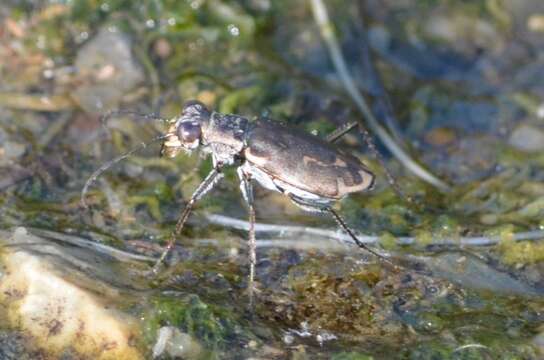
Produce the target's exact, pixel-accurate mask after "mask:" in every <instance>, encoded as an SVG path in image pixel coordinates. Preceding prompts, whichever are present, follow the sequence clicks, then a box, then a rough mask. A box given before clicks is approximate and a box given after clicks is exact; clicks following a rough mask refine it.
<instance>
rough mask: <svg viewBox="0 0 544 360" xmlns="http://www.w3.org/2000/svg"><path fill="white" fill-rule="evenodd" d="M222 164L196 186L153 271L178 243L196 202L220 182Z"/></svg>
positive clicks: (156, 270)
mask: <svg viewBox="0 0 544 360" xmlns="http://www.w3.org/2000/svg"><path fill="white" fill-rule="evenodd" d="M221 175H222V174H221V164H218V165H216V166H215V167H214V168H213V169H212V171H211V172H210V173H209V174H208V176H206V178H205V179H204V181H202V182H201V183H200V185H199V186H198V187H197V188H196V190H195V191H194V192H193V195H192V196H191V199H190V200H189V202H188V203H187V205H186V206H185V208H184V209H183V211H182V212H181V214H180V216H179V219H178V222H177V223H176V228H175V230H174V232H173V233H172V235H171V236H170V240H169V241H168V244H167V245H166V248H165V249H164V251H163V252H162V254H161V256H160V258H159V260H157V262H156V263H155V266H153V270H152V271H153V273H154V274H157V273H158V271H159V268H160V266H161V264H162V263H163V262H164V260H165V259H166V256H168V253H170V251H171V250H172V248H173V247H174V244H175V243H176V237H177V236H179V234H181V231H182V230H183V227H184V226H185V223H186V222H187V219H188V218H189V214H191V210H193V206H194V204H195V203H196V202H197V201H198V200H199V199H200V198H201V197H202V196H204V195H205V194H206V193H207V192H208V191H210V190H211V189H212V188H213V186H214V185H215V184H216V183H217V182H218V180H219V179H221Z"/></svg>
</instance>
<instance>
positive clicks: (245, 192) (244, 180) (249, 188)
mask: <svg viewBox="0 0 544 360" xmlns="http://www.w3.org/2000/svg"><path fill="white" fill-rule="evenodd" d="M237 172H238V176H239V177H240V190H241V191H242V196H243V197H244V200H245V201H246V204H247V206H248V212H249V239H248V240H249V244H248V245H249V281H248V292H249V306H250V307H251V306H252V305H253V292H254V283H255V265H256V263H257V241H256V240H255V206H254V197H253V184H252V183H251V175H249V174H247V173H245V172H244V170H243V169H242V168H241V167H239V168H238V170H237Z"/></svg>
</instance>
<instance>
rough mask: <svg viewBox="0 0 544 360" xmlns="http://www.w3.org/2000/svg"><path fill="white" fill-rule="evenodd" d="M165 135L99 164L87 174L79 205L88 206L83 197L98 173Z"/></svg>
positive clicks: (85, 207) (162, 136)
mask: <svg viewBox="0 0 544 360" xmlns="http://www.w3.org/2000/svg"><path fill="white" fill-rule="evenodd" d="M167 136H168V134H166V135H160V136H157V137H155V138H153V139H151V140H150V141H148V142H142V143H141V144H140V145H138V146H136V147H134V148H132V149H131V150H129V151H128V152H126V153H124V154H122V155H119V156H117V157H116V158H114V159H112V160H110V161H108V162H106V163H105V164H103V165H102V166H100V167H99V168H98V169H96V170H95V171H94V172H93V173H92V174H91V176H89V178H88V179H87V181H86V182H85V185H84V186H83V189H82V190H81V198H80V205H81V207H83V208H84V209H87V208H88V205H87V202H86V201H85V197H86V196H87V192H88V191H89V187H90V186H91V185H92V184H93V183H94V182H95V181H96V180H97V179H98V177H99V176H100V175H102V173H104V172H105V171H106V170H108V169H109V168H110V167H112V166H113V165H115V164H117V163H118V162H120V161H122V160H124V159H126V158H128V157H129V156H131V155H132V154H134V153H136V152H138V151H140V150H143V149H145V148H146V147H147V146H148V145H149V144H153V143H155V142H157V141H159V140H163V139H166V137H167Z"/></svg>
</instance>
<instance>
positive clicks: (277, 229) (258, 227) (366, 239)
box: [206, 214, 544, 247]
mask: <svg viewBox="0 0 544 360" xmlns="http://www.w3.org/2000/svg"><path fill="white" fill-rule="evenodd" d="M206 219H207V220H208V221H209V222H210V223H212V224H216V225H221V226H224V227H228V228H231V229H238V230H244V231H248V230H249V222H247V221H244V220H240V219H235V218H232V217H229V216H224V215H216V214H208V215H206ZM255 232H258V233H259V232H260V233H277V234H278V235H279V236H281V237H296V236H300V235H310V236H312V235H313V236H316V237H322V238H329V239H337V240H341V241H343V242H349V243H351V242H352V240H351V238H350V237H349V236H348V235H347V234H344V233H342V232H340V231H339V230H336V231H335V230H328V229H319V228H313V227H308V226H294V225H274V224H259V223H257V224H255ZM357 237H358V238H359V240H361V242H363V243H365V244H373V243H377V242H379V239H380V237H379V236H373V235H362V234H360V233H357ZM512 238H513V240H514V241H528V240H539V239H544V230H533V231H527V232H521V233H516V234H513V236H512ZM395 239H396V243H397V245H413V244H415V243H417V239H416V238H415V237H411V236H408V237H397V238H395ZM500 241H501V236H499V235H497V236H474V237H460V238H440V239H436V240H433V241H432V242H430V243H429V244H428V245H460V246H489V245H496V244H498V243H499V242H500ZM261 246H265V247H266V246H271V245H270V244H268V243H265V242H263V243H262V244H261Z"/></svg>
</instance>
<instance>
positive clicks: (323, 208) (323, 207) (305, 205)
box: [289, 194, 398, 270]
mask: <svg viewBox="0 0 544 360" xmlns="http://www.w3.org/2000/svg"><path fill="white" fill-rule="evenodd" d="M289 198H290V199H291V201H293V202H294V203H295V204H296V205H297V206H299V207H301V208H302V209H303V210H306V211H311V212H319V213H328V214H330V215H331V216H332V218H333V219H334V221H336V223H337V224H338V226H339V227H340V228H341V229H342V230H343V231H344V232H346V233H347V234H348V235H349V237H351V239H352V240H353V242H354V243H355V244H356V245H357V246H358V247H359V248H361V249H363V250H365V251H367V252H369V253H370V254H372V255H374V256H376V257H377V258H378V259H380V260H381V261H383V262H385V263H387V264H388V265H390V266H392V267H393V268H394V269H395V270H398V266H397V265H395V264H393V263H392V262H391V261H390V260H389V259H387V258H386V257H384V256H383V255H381V254H379V253H378V252H376V251H374V250H372V249H371V248H369V247H368V246H366V244H364V243H363V242H362V241H361V240H359V238H358V237H357V236H356V235H355V233H354V232H353V230H351V229H350V228H349V227H348V225H347V224H346V222H345V221H344V219H342V217H341V216H340V215H339V214H338V213H337V212H336V211H335V210H334V209H333V208H332V207H331V202H332V200H331V201H329V202H327V199H323V200H320V201H315V200H306V199H303V198H300V197H298V196H294V195H292V194H291V195H289Z"/></svg>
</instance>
